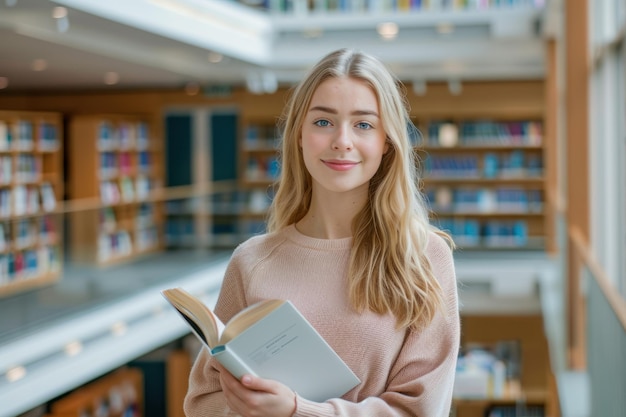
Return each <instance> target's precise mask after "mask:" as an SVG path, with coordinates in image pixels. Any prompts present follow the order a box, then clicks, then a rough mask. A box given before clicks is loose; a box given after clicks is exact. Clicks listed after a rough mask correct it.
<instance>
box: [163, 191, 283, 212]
mask: <svg viewBox="0 0 626 417" xmlns="http://www.w3.org/2000/svg"><path fill="white" fill-rule="evenodd" d="M206 199H207V200H206V201H204V202H202V201H200V200H199V199H180V200H170V201H167V202H166V203H165V212H166V214H167V215H169V216H185V215H193V214H197V213H198V212H199V211H198V210H200V209H201V208H203V209H204V210H205V212H206V214H207V215H216V216H221V215H225V216H231V215H239V214H245V213H265V212H266V211H267V209H268V208H269V206H270V204H271V202H272V189H271V188H269V187H268V188H267V189H253V190H237V191H229V192H219V193H214V194H211V195H210V196H207V197H206Z"/></svg>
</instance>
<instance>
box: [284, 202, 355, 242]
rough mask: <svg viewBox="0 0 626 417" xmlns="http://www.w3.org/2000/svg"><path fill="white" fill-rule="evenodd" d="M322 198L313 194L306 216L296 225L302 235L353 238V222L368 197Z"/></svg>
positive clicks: (320, 237) (323, 237)
mask: <svg viewBox="0 0 626 417" xmlns="http://www.w3.org/2000/svg"><path fill="white" fill-rule="evenodd" d="M328 197H329V196H324V197H323V198H322V196H320V195H319V194H317V195H316V193H315V192H314V193H313V196H312V199H311V205H310V207H309V211H308V212H307V213H306V215H305V216H304V217H303V218H302V219H300V221H298V223H297V224H296V227H297V229H298V230H299V231H300V233H302V234H305V235H307V236H311V237H315V238H318V239H342V238H346V237H352V221H353V220H354V217H355V216H356V215H357V213H358V212H359V211H361V209H362V208H363V205H364V204H365V202H366V198H367V196H366V195H358V194H356V195H349V196H348V195H345V194H342V195H334V196H332V198H328Z"/></svg>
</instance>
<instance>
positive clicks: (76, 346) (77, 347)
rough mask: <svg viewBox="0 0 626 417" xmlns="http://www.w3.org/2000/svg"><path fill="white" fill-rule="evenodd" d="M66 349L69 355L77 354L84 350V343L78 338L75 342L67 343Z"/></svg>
mask: <svg viewBox="0 0 626 417" xmlns="http://www.w3.org/2000/svg"><path fill="white" fill-rule="evenodd" d="M64 350H65V354H66V355H67V356H76V355H78V354H79V353H80V352H82V350H83V344H82V343H80V342H79V341H78V340H76V341H74V342H70V343H68V344H67V345H65V349H64Z"/></svg>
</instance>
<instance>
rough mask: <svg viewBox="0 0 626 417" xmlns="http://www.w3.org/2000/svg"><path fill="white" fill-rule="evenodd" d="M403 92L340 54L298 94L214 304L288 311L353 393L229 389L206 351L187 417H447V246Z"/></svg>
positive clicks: (352, 55) (450, 294) (455, 324)
mask: <svg viewBox="0 0 626 417" xmlns="http://www.w3.org/2000/svg"><path fill="white" fill-rule="evenodd" d="M399 86H400V84H399V82H398V81H397V80H396V79H395V78H394V76H393V75H392V74H391V73H390V72H389V71H388V70H387V69H386V68H385V66H384V65H383V64H382V63H381V62H380V61H378V60H377V59H375V58H374V57H372V56H370V55H367V54H365V53H362V52H357V51H352V50H338V51H335V52H333V53H331V54H329V55H327V56H326V57H324V58H323V59H322V60H321V61H320V62H319V63H318V64H317V65H316V66H315V67H314V68H313V69H312V70H311V71H310V73H309V74H308V75H307V76H306V77H305V78H304V80H303V81H302V82H301V83H300V84H299V85H298V86H297V87H296V88H295V90H294V91H293V94H292V96H291V98H290V101H289V103H288V106H287V107H286V113H285V117H284V120H283V124H284V126H283V131H282V152H281V176H280V180H279V183H278V189H277V192H276V195H275V197H274V199H273V202H272V206H271V210H270V217H269V222H268V233H267V234H264V235H261V236H256V237H253V238H251V239H249V240H248V241H246V242H244V243H243V244H241V245H240V246H239V247H238V248H237V249H236V250H235V251H234V253H233V255H232V258H231V261H230V263H229V266H228V268H227V271H226V275H225V278H224V282H223V286H222V289H221V292H220V296H219V300H218V302H217V306H216V312H217V313H218V315H219V316H220V317H221V318H222V320H223V321H227V320H228V319H230V318H231V317H232V316H233V315H234V314H235V313H237V312H238V311H240V310H241V309H243V308H245V307H247V306H248V305H250V304H252V303H255V302H257V301H260V300H262V299H267V298H281V299H289V300H291V301H292V302H293V304H294V305H295V306H296V307H297V308H298V309H299V310H300V311H301V312H302V314H303V315H304V316H305V317H306V318H307V319H308V320H309V321H310V322H311V323H312V324H313V326H314V327H315V328H316V329H317V330H318V332H319V333H320V334H321V335H322V336H323V337H324V338H325V339H326V341H327V342H328V343H329V344H330V345H331V347H333V348H334V350H335V351H336V352H337V353H338V354H339V356H341V358H342V359H343V360H344V361H345V362H346V363H347V364H348V365H349V366H350V368H351V369H352V370H353V371H354V373H355V374H356V375H357V376H358V377H359V378H360V380H361V383H360V384H359V385H357V386H356V387H355V388H353V389H352V390H351V391H349V392H347V393H346V394H345V395H343V397H341V398H333V399H329V400H327V401H325V402H323V403H317V402H313V401H310V400H308V399H306V398H302V397H301V396H299V395H298V393H295V392H293V391H292V390H291V389H290V388H289V387H286V386H285V385H283V384H281V383H279V382H277V381H272V380H266V379H261V378H257V377H253V376H251V375H245V376H244V377H242V378H241V380H237V379H235V378H234V377H233V376H232V375H230V374H229V373H228V372H227V371H225V370H224V369H223V368H221V367H220V366H219V365H218V364H217V362H216V361H213V360H212V359H211V358H210V356H209V354H208V353H207V352H206V351H205V350H203V351H202V352H201V353H200V355H199V356H198V358H197V359H196V362H195V364H194V367H193V369H192V371H191V375H190V387H189V391H188V393H187V397H186V400H185V412H186V415H187V416H189V417H212V416H236V415H240V416H244V417H253V416H266V417H312V416H329V417H330V416H368V417H384V416H419V417H447V416H448V414H449V411H450V406H451V398H452V387H453V382H454V372H455V366H456V358H457V354H458V348H459V332H460V329H459V328H460V326H459V314H458V303H457V289H456V278H455V271H454V263H453V259H452V252H451V249H450V246H451V245H452V243H451V242H450V241H449V239H447V235H445V234H444V233H442V232H440V231H438V230H436V229H434V228H433V227H431V226H430V225H429V222H428V217H427V210H426V207H425V204H424V202H423V200H422V196H421V195H420V193H419V191H418V180H419V179H418V178H417V170H416V166H415V163H416V158H415V156H414V153H413V150H412V145H411V141H410V138H409V132H408V129H407V126H410V125H411V124H410V122H409V117H408V111H407V108H406V105H405V101H404V97H403V95H402V94H401V89H400V88H399ZM411 126H412V125H411ZM303 360H306V359H303ZM302 378H307V375H302Z"/></svg>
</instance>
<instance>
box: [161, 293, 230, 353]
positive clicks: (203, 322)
mask: <svg viewBox="0 0 626 417" xmlns="http://www.w3.org/2000/svg"><path fill="white" fill-rule="evenodd" d="M162 294H163V296H164V297H165V298H166V299H167V301H169V302H170V304H172V306H174V308H176V310H177V311H178V312H179V313H180V315H181V316H182V317H183V318H184V319H185V321H187V323H188V324H189V325H190V326H191V328H192V329H193V331H194V332H195V333H196V334H197V336H198V337H199V338H200V339H201V340H202V341H203V342H204V343H205V344H207V346H208V347H209V349H212V348H214V347H215V346H216V345H217V344H218V340H219V335H220V333H221V331H222V330H223V329H224V324H223V323H222V322H221V321H220V320H219V318H218V317H217V316H215V314H213V312H212V311H211V310H210V309H209V308H208V307H207V306H206V305H205V304H204V303H203V302H202V301H201V300H200V299H199V298H197V297H194V296H193V295H191V294H189V293H188V292H187V291H185V290H183V289H182V288H171V289H168V290H163V291H162Z"/></svg>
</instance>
